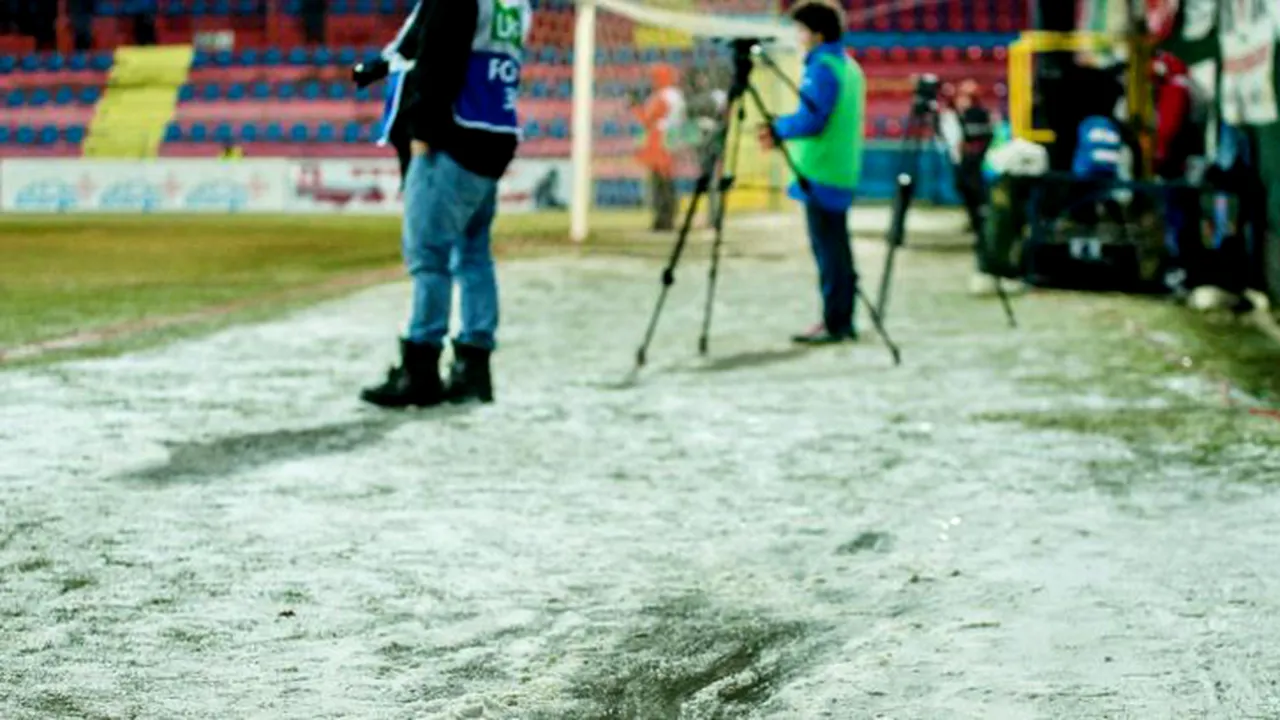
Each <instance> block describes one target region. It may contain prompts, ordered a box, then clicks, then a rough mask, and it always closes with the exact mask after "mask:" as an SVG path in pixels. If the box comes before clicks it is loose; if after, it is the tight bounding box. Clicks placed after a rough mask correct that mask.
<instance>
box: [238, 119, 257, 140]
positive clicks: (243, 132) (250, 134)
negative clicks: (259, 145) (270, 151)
mask: <svg viewBox="0 0 1280 720" xmlns="http://www.w3.org/2000/svg"><path fill="white" fill-rule="evenodd" d="M257 141H258V126H257V125H254V124H253V123H245V124H244V125H242V126H241V127H240V142H246V143H251V142H257Z"/></svg>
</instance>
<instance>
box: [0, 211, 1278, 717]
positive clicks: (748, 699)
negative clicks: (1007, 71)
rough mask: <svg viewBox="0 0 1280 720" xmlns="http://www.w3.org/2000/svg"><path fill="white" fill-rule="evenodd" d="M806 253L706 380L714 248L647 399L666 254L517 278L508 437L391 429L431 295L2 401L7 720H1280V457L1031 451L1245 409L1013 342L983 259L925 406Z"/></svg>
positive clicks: (343, 310) (918, 305)
mask: <svg viewBox="0 0 1280 720" xmlns="http://www.w3.org/2000/svg"><path fill="white" fill-rule="evenodd" d="M801 237H802V235H801V234H800V230H799V226H798V224H797V223H795V222H793V221H791V220H786V221H784V222H775V223H772V224H760V223H750V224H747V225H745V226H744V227H743V228H742V229H741V230H740V231H739V232H737V233H735V235H734V255H735V256H734V257H732V258H731V259H730V260H729V262H728V264H727V265H726V268H725V271H724V274H723V276H722V294H721V302H720V304H719V305H718V314H717V317H716V325H715V330H714V333H713V338H712V357H711V358H710V359H709V360H705V361H703V360H699V359H698V358H697V356H696V352H695V349H696V339H697V335H698V323H699V319H700V316H701V308H702V291H703V287H704V275H703V273H704V271H705V270H704V265H703V264H702V263H701V256H702V249H701V246H698V247H695V248H694V250H693V252H695V253H696V256H695V255H691V260H690V261H689V262H688V263H687V264H686V265H684V266H682V269H681V272H680V274H679V276H678V277H679V280H678V283H677V285H676V287H675V290H674V292H673V296H672V298H671V301H670V303H669V304H668V308H667V311H666V313H665V314H664V316H663V324H662V326H661V328H660V330H659V336H658V341H657V343H656V344H655V346H654V348H653V350H652V355H651V357H652V366H651V367H650V368H649V369H648V370H647V371H646V372H644V373H643V374H642V375H641V376H640V378H639V380H638V381H637V382H635V383H625V382H622V380H623V378H624V377H625V376H626V375H627V371H628V370H629V369H630V365H631V358H632V355H633V352H634V349H635V346H636V344H637V342H638V340H639V338H640V335H641V332H642V331H643V328H644V323H645V321H646V320H647V319H648V313H649V310H650V308H651V305H652V301H653V299H654V297H655V294H656V291H657V288H658V283H657V278H658V270H659V268H660V265H659V263H658V262H657V261H656V258H658V257H660V256H661V255H662V254H663V251H665V249H666V245H665V241H664V242H663V243H662V244H661V245H657V246H655V245H647V246H645V248H646V249H645V252H640V253H638V254H639V255H644V254H649V255H652V256H653V257H652V258H651V259H646V258H644V257H617V256H611V255H607V254H605V255H599V256H591V257H587V258H552V259H538V260H529V261H524V262H513V263H509V264H507V265H506V266H505V267H504V268H503V289H504V292H505V297H504V300H505V313H506V314H505V317H504V331H503V340H504V346H503V349H502V352H501V354H500V356H499V358H498V360H497V367H496V372H497V373H498V382H499V387H498V393H499V402H498V404H496V405H494V406H492V407H485V408H478V409H472V410H467V411H463V412H454V411H435V412H422V413H410V414H384V413H380V412H376V411H374V410H371V409H368V408H364V407H361V406H360V405H359V404H358V403H357V402H356V401H355V399H354V398H355V393H356V391H357V390H358V388H359V387H360V386H361V385H362V384H365V383H367V382H368V381H371V380H373V379H375V377H376V376H378V375H379V374H380V373H381V372H382V371H383V370H384V369H385V365H386V363H387V362H389V361H390V359H391V352H392V350H393V342H394V332H395V331H396V329H397V327H398V326H399V323H400V322H401V320H402V317H403V314H404V309H405V302H406V287H405V286H404V285H401V284H397V285H393V286H386V287H380V288H377V289H373V290H370V291H367V292H364V293H362V294H360V295H358V296H355V297H352V298H349V299H346V300H343V301H340V302H334V303H330V304H327V305H324V306H322V307H317V308H314V309H312V310H309V311H306V312H304V313H301V314H298V315H296V316H293V317H290V318H288V319H285V320H281V321H278V322H273V323H270V324H265V325H257V326H248V327H240V328H236V329H232V330H228V331H224V332H221V333H219V334H217V335H215V336H212V337H207V338H203V339H199V340H195V341H189V342H183V343H180V344H176V345H170V346H168V347H165V348H161V349H157V350H152V351H148V352H144V353H140V354H136V355H132V356H128V357H122V358H119V359H112V360H99V361H91V362H79V363H69V364H61V365H55V366H47V367H43V368H37V369H26V370H14V371H8V372H3V373H0V387H2V388H3V393H2V394H0V718H5V719H6V720H25V719H27V718H95V719H97V718H113V719H114V718H155V719H157V720H178V719H181V718H211V719H219V720H225V719H229V718H272V719H275V718H300V719H302V718H305V719H307V720H313V719H319V718H464V717H484V718H538V719H544V718H545V719H560V718H638V719H650V718H652V719H663V718H739V717H743V718H745V717H768V718H799V719H810V718H828V717H829V718H842V719H844V718H848V719H860V718H878V717H883V718H920V719H933V718H949V719H950V718H983V719H992V720H994V719H999V718H1064V719H1065V718H1071V719H1076V718H1141V719H1142V720H1156V719H1159V718H1201V717H1207V718H1224V719H1226V718H1231V719H1235V718H1251V717H1254V718H1276V717H1280V688H1277V686H1276V682H1277V681H1278V680H1280V649H1278V648H1280V575H1277V573H1276V572H1275V569H1276V567H1277V558H1280V526H1277V524H1276V522H1275V518H1276V517H1277V516H1280V484H1277V483H1274V482H1267V480H1275V479H1277V478H1267V477H1259V473H1258V472H1256V470H1257V468H1259V467H1262V468H1275V467H1280V465H1278V464H1277V453H1276V450H1275V446H1272V445H1267V444H1263V443H1253V442H1244V441H1240V442H1236V441H1235V440H1234V438H1235V435H1234V434H1233V433H1236V431H1237V430H1239V432H1240V433H1242V434H1247V433H1253V432H1258V429H1257V428H1255V427H1254V426H1253V425H1249V424H1248V423H1253V422H1256V423H1266V422H1268V420H1266V419H1254V418H1249V417H1248V416H1244V415H1243V414H1241V415H1240V417H1241V418H1243V419H1241V420H1234V419H1233V420H1231V421H1230V423H1237V422H1238V423H1240V424H1239V426H1238V427H1237V425H1235V424H1232V425H1230V427H1229V428H1228V432H1227V433H1226V437H1227V441H1226V445H1227V446H1226V447H1225V449H1223V451H1222V452H1221V453H1220V454H1218V455H1215V456H1214V457H1215V458H1216V460H1215V461H1214V462H1210V463H1207V462H1204V458H1203V457H1199V458H1197V457H1193V455H1192V454H1190V453H1187V452H1182V450H1184V449H1185V448H1180V447H1178V446H1177V444H1176V443H1172V444H1169V443H1165V444H1161V443H1160V442H1153V443H1151V444H1147V445H1143V446H1135V445H1133V444H1132V443H1130V442H1128V441H1126V440H1124V439H1120V438H1117V437H1109V436H1106V435H1094V434H1081V433H1076V432H1071V431H1066V430H1061V429H1057V430H1037V429H1034V427H1035V425H1034V423H1031V424H1028V423H1020V422H1012V421H1008V422H1003V421H997V419H998V418H1001V417H1004V418H1016V417H1026V416H1034V414H1036V413H1093V412H1114V411H1116V410H1117V409H1120V410H1125V411H1134V412H1139V411H1143V410H1144V409H1152V408H1154V409H1160V408H1163V407H1167V406H1170V405H1174V406H1178V405H1184V406H1187V407H1190V408H1199V409H1197V410H1196V412H1206V411H1205V410H1204V409H1203V408H1204V406H1206V404H1208V403H1211V402H1212V399H1213V393H1212V392H1206V385H1207V381H1205V380H1204V379H1203V378H1201V377H1199V376H1197V375H1195V374H1194V373H1188V374H1186V375H1178V376H1173V377H1168V378H1161V379H1159V381H1158V382H1153V383H1152V384H1150V385H1146V384H1142V383H1139V385H1140V387H1142V388H1145V389H1143V390H1142V391H1140V392H1130V391H1127V390H1126V389H1125V387H1124V386H1123V383H1118V382H1116V381H1115V380H1116V379H1117V378H1120V379H1124V378H1125V377H1126V376H1125V372H1126V367H1125V364H1126V362H1127V360H1126V359H1125V358H1124V357H1115V356H1113V355H1111V353H1113V352H1116V349H1117V348H1123V347H1124V344H1125V343H1128V342H1138V341H1136V340H1132V339H1131V338H1127V337H1126V336H1125V335H1124V331H1123V330H1122V329H1120V325H1121V323H1120V322H1119V321H1116V320H1107V319H1106V317H1107V313H1106V311H1107V308H1108V307H1110V305H1109V303H1115V302H1117V301H1113V300H1105V299H1096V298H1093V299H1085V300H1072V299H1065V298H1059V297H1052V296H1051V297H1032V298H1026V299H1024V300H1021V301H1019V303H1018V304H1019V310H1020V312H1021V314H1022V320H1023V328H1022V329H1021V330H1018V331H1011V330H1009V329H1008V328H1007V327H1005V325H1004V319H1003V316H1002V315H1001V313H1000V312H999V309H998V307H997V306H996V305H994V304H992V303H990V302H988V301H978V300H972V299H970V298H968V297H966V296H965V295H964V292H963V291H964V287H965V283H966V279H967V273H968V269H969V264H968V260H967V258H966V257H965V256H964V255H963V254H949V255H946V254H936V253H928V254H926V253H919V252H917V253H909V254H907V255H905V256H904V257H903V258H902V261H901V263H900V265H899V267H900V275H899V277H898V278H897V284H896V294H895V297H894V301H893V304H892V306H891V308H890V312H891V318H890V325H891V328H892V330H893V331H894V334H895V335H896V339H897V340H898V341H899V342H900V343H901V344H902V346H903V350H904V359H905V363H904V366H903V367H902V368H900V369H894V368H893V367H891V365H890V361H889V357H888V353H887V352H885V350H884V348H883V346H882V345H881V344H880V343H879V342H878V341H877V340H876V339H874V336H871V337H869V338H868V339H867V340H865V341H864V342H863V343H862V344H861V345H859V346H857V347H856V348H844V349H824V350H816V351H809V352H795V351H793V350H791V349H790V348H789V347H788V345H787V343H786V337H787V335H788V334H789V333H790V332H791V331H793V330H795V329H797V328H799V327H802V326H804V325H806V324H808V322H809V321H811V320H812V319H813V318H814V316H815V312H816V311H815V298H814V294H815V293H814V289H813V278H812V274H813V271H812V268H811V266H810V263H809V260H808V257H807V252H806V250H805V246H804V244H803V240H802V239H801ZM859 252H860V259H861V260H862V262H863V266H864V269H866V270H867V274H868V276H870V277H869V278H868V280H870V281H874V280H875V277H874V276H875V275H876V271H878V268H879V255H878V248H877V247H876V246H874V245H872V244H870V243H868V244H865V245H863V246H861V247H860V248H859ZM867 284H868V287H874V286H875V285H874V283H873V282H868V283H867ZM1097 308H1101V310H1100V311H1099V312H1094V310H1095V309H1097ZM1099 318H1102V319H1099ZM865 324H866V323H864V325H865ZM868 335H871V334H870V333H868ZM1135 382H1136V381H1135ZM1152 388H1154V389H1152ZM1206 397H1207V398H1209V399H1208V400H1206ZM1207 412H1210V413H1211V414H1212V413H1216V412H1217V411H1216V410H1209V411H1207ZM1224 412H1225V411H1224ZM1137 417H1142V416H1141V414H1140V412H1139V414H1138V415H1137ZM1212 417H1215V418H1216V417H1218V416H1217V415H1212ZM1155 437H1156V438H1157V440H1158V439H1159V437H1160V436H1155ZM1250 469H1252V470H1253V471H1255V472H1252V474H1250V473H1249V472H1246V471H1247V470H1250ZM1277 477H1280V476H1277Z"/></svg>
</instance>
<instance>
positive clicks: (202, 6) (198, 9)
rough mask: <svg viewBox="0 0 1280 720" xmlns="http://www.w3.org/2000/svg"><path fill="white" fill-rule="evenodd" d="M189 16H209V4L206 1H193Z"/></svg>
mask: <svg viewBox="0 0 1280 720" xmlns="http://www.w3.org/2000/svg"><path fill="white" fill-rule="evenodd" d="M189 14H191V15H195V16H197V17H201V16H204V15H208V14H209V3H208V2H206V1H205V0H191V6H190V12H189Z"/></svg>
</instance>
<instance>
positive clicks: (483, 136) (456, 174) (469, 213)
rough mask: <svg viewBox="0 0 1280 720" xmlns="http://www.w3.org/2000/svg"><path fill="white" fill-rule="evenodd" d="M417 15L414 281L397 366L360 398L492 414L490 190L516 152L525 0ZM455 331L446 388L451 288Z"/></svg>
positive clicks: (408, 222)
mask: <svg viewBox="0 0 1280 720" xmlns="http://www.w3.org/2000/svg"><path fill="white" fill-rule="evenodd" d="M426 10H427V8H426V7H423V8H421V9H420V10H419V15H420V17H419V18H418V19H417V22H416V25H417V26H418V33H419V36H418V42H417V45H416V47H417V56H416V58H415V63H414V68H413V70H411V71H410V72H409V74H408V76H407V78H406V83H407V84H408V85H411V86H412V89H413V92H412V93H406V98H405V100H407V101H408V104H407V105H405V107H404V109H403V110H402V113H403V114H404V117H405V118H406V119H407V121H408V123H409V124H408V127H409V132H410V136H411V138H412V141H411V145H410V152H411V156H412V157H411V158H410V160H409V170H408V174H407V175H406V177H405V189H404V200H405V209H404V224H403V250H404V259H405V265H406V267H407V269H408V272H409V275H410V277H411V278H412V279H413V301H412V308H411V311H410V316H409V325H408V330H407V332H406V334H405V337H404V338H403V339H402V340H401V343H400V347H401V361H400V364H399V365H398V366H396V367H393V368H392V369H391V371H390V372H389V373H388V374H387V378H386V380H385V381H384V382H383V383H382V384H380V385H377V386H375V387H369V388H366V389H365V390H364V391H363V392H362V393H361V398H362V399H363V400H365V401H366V402H369V403H372V404H374V405H379V406H381V407H390V408H403V407H409V406H416V407H430V406H433V405H438V404H441V403H444V402H468V401H480V402H492V401H493V385H492V380H491V374H490V366H489V359H490V355H491V353H492V352H493V350H494V348H495V346H496V332H497V329H498V283H497V277H496V275H495V273H494V267H493V251H492V248H491V247H490V243H491V239H492V238H491V232H492V227H493V221H494V217H495V216H496V214H497V206H498V179H499V178H501V177H502V175H503V173H505V172H506V170H507V167H508V166H509V165H510V164H511V160H512V159H513V158H514V157H515V154H516V147H517V145H518V144H519V141H520V119H519V116H518V114H517V112H516V98H517V97H518V96H519V94H520V77H521V73H522V65H523V57H524V47H525V42H526V40H527V38H528V35H529V29H530V27H531V26H532V24H533V11H532V9H531V8H530V0H449V1H448V2H438V3H435V4H434V7H433V8H431V12H430V13H429V14H428V15H423V13H424V12H425V11H426ZM455 282H456V283H457V284H458V285H459V286H460V289H461V294H462V327H461V329H460V332H459V333H458V335H457V337H456V338H455V339H454V340H453V355H454V361H453V367H452V369H451V371H450V373H449V379H448V382H447V384H446V383H445V381H443V380H442V379H441V376H440V355H441V353H442V351H443V347H444V343H445V339H446V337H447V335H448V333H449V319H450V316H451V315H452V311H453V286H454V283H455Z"/></svg>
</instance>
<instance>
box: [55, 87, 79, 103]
mask: <svg viewBox="0 0 1280 720" xmlns="http://www.w3.org/2000/svg"><path fill="white" fill-rule="evenodd" d="M75 100H76V92H75V90H72V89H71V88H69V87H67V86H66V85H63V86H62V87H60V88H58V89H57V90H55V91H53V104H54V105H70V104H71V103H73V102H75Z"/></svg>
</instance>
